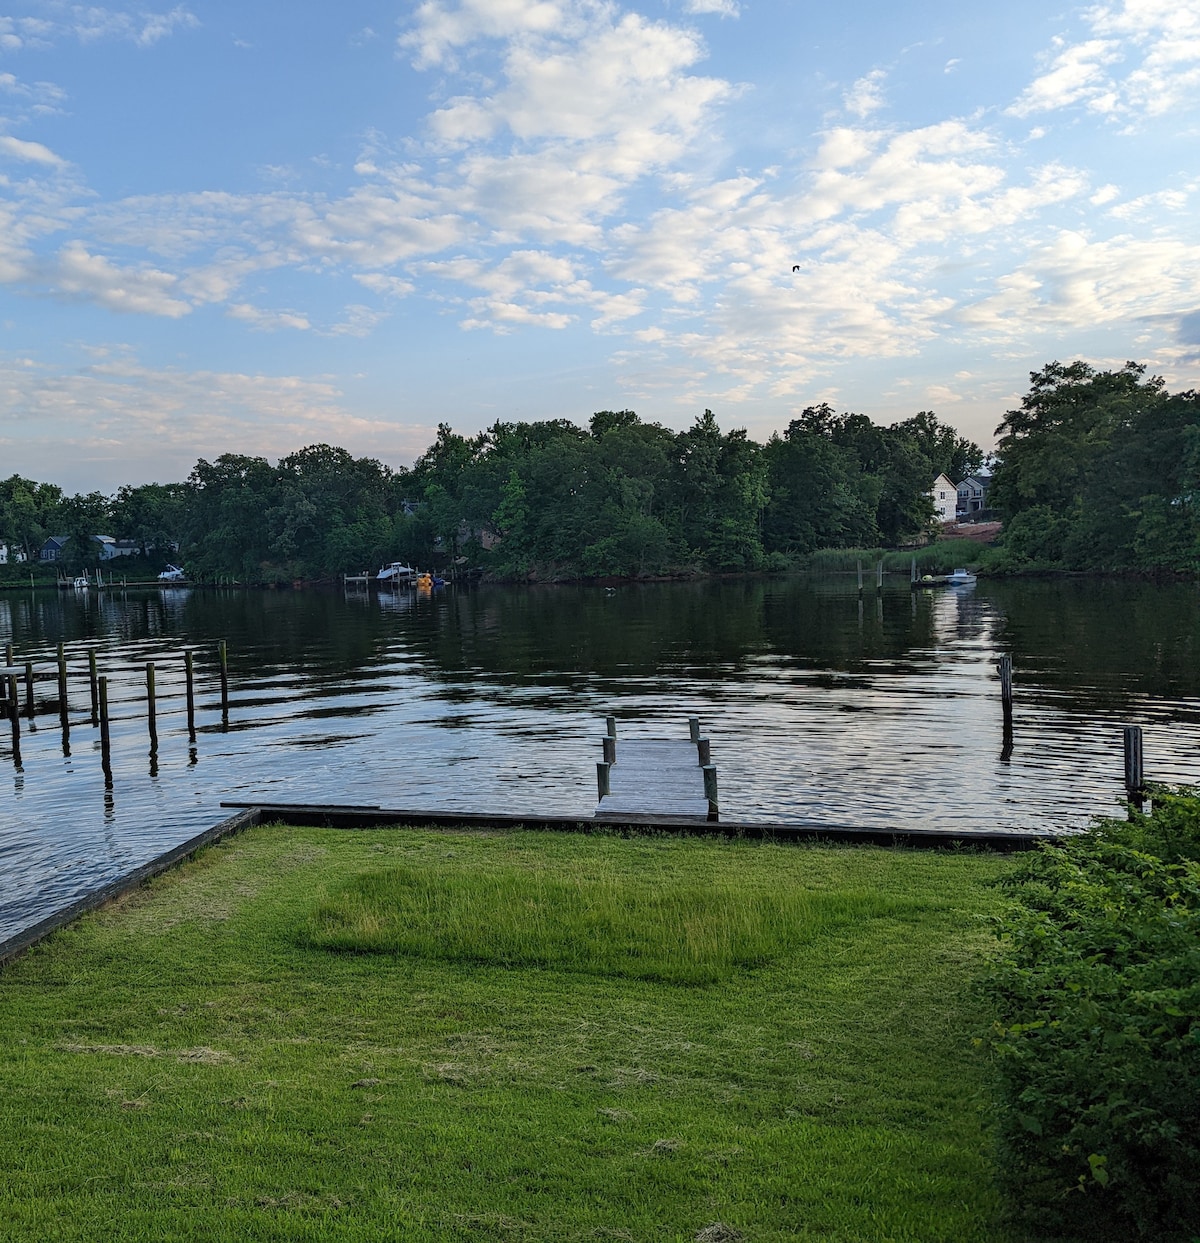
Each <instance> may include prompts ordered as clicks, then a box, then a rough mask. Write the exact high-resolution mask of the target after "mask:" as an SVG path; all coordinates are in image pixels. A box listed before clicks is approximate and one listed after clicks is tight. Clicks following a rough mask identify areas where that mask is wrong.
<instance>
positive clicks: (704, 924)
mask: <svg viewBox="0 0 1200 1243" xmlns="http://www.w3.org/2000/svg"><path fill="white" fill-rule="evenodd" d="M887 905H889V903H888V902H887V900H886V899H884V898H879V897H876V896H874V895H870V894H847V893H845V892H844V891H843V892H841V893H838V894H825V893H814V892H811V891H806V890H803V889H798V888H783V887H781V888H780V889H778V890H774V891H772V892H769V893H763V892H755V891H754V890H749V891H748V890H747V889H746V888H745V887H744V886H740V887H739V886H735V885H733V884H729V885H726V884H722V883H721V882H719V881H717V882H714V883H709V884H696V883H686V882H674V883H673V882H662V883H658V884H655V885H653V886H651V885H649V884H645V883H637V882H631V881H629V880H627V879H624V878H621V879H618V878H616V877H598V878H597V877H586V878H584V877H580V878H575V879H560V878H557V877H552V876H548V875H545V874H542V873H538V872H530V871H528V870H524V869H521V868H514V867H510V868H499V869H493V870H489V871H487V872H450V873H445V872H441V871H433V870H424V869H418V868H413V867H395V868H390V869H388V870H386V871H378V872H369V873H366V874H364V875H361V876H358V877H355V878H354V879H353V880H351V881H349V882H348V883H347V884H346V885H344V886H343V887H342V888H341V889H340V890H338V891H337V892H336V893H334V894H333V895H332V896H331V897H330V898H329V899H328V900H327V901H325V902H323V903H322V904H321V905H320V906H319V907H318V908H317V910H316V911H315V912H314V913H313V915H312V916H311V917H310V919H309V921H308V923H307V925H306V927H305V929H304V931H303V933H302V935H301V940H302V942H303V943H304V944H305V945H308V946H310V947H314V948H320V949H326V950H335V951H345V952H351V953H380V954H397V955H405V956H409V957H417V958H437V959H444V960H455V961H462V962H474V963H485V964H490V965H494V966H505V967H517V966H520V967H542V968H550V969H554V970H561V971H577V972H583V973H586V974H589V975H604V976H620V977H625V978H632V979H644V980H656V981H660V982H663V983H670V984H693V985H703V984H715V983H718V982H720V981H721V980H724V979H728V978H729V977H730V976H731V975H732V974H733V973H734V972H735V971H737V970H746V969H752V968H754V967H760V966H763V965H765V964H767V963H769V962H771V961H772V960H773V959H774V958H776V957H777V956H778V955H779V954H781V953H784V952H786V951H788V950H790V949H792V948H794V947H795V946H797V945H798V944H801V943H803V942H804V941H807V940H810V939H812V938H813V937H814V936H817V935H820V934H821V933H822V932H825V931H827V930H828V929H829V927H830V925H832V924H837V923H840V922H842V921H843V920H846V919H854V918H862V917H864V916H866V917H869V916H871V915H877V914H882V913H884V912H883V911H881V910H878V909H874V908H877V907H881V906H887Z"/></svg>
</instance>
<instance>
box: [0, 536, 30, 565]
mask: <svg viewBox="0 0 1200 1243" xmlns="http://www.w3.org/2000/svg"><path fill="white" fill-rule="evenodd" d="M24 560H25V550H24V549H23V548H22V547H21V546H20V545H19V544H5V543H3V542H2V541H0V565H8V564H9V562H10V561H11V562H18V561H24Z"/></svg>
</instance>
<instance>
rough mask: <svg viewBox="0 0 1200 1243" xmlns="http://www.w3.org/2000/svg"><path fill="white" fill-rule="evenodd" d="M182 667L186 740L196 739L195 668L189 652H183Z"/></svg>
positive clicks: (192, 740)
mask: <svg viewBox="0 0 1200 1243" xmlns="http://www.w3.org/2000/svg"><path fill="white" fill-rule="evenodd" d="M183 668H184V673H185V675H186V678H187V730H188V742H195V741H196V688H195V669H194V667H193V662H192V654H191V652H184V654H183Z"/></svg>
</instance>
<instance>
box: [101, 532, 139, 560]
mask: <svg viewBox="0 0 1200 1243" xmlns="http://www.w3.org/2000/svg"><path fill="white" fill-rule="evenodd" d="M92 539H94V540H95V541H96V543H97V544H99V545H100V560H101V561H112V560H114V559H115V558H117V557H136V556H137V554H138V553H139V552H141V551H142V549H141V546H140V545H139V544H138V543H137V542H136V541H134V540H131V539H113V537H112V536H111V535H93V536H92Z"/></svg>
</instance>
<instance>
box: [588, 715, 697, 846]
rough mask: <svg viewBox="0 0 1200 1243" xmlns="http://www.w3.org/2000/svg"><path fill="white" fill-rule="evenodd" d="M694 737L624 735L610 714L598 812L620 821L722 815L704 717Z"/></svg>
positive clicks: (693, 723)
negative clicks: (704, 735)
mask: <svg viewBox="0 0 1200 1243" xmlns="http://www.w3.org/2000/svg"><path fill="white" fill-rule="evenodd" d="M688 725H689V730H690V733H691V739H690V740H689V741H686V742H685V741H683V740H682V739H680V740H676V739H673V738H622V739H620V740H619V741H618V739H617V725H616V720H615V718H613V717H611V716H610V717H609V718H608V733H607V734H606V735H605V737H604V739H603V740H602V745H603V755H604V758H603V760H601V761H600V762H599V763H597V765H596V786H597V792H598V795H599V802H598V803H597V804H596V812H595V816H594V818H595V819H596V820H605V821H609V822H618V823H631V822H632V823H642V824H693V823H695V822H696V821H710V820H716V819H717V818H718V811H717V770H716V768H715V766H714V765H713V764H712V762H711V758H710V749H709V740H708V739H707V738H701V737H700V722H699V721H698V720H697V719H696V718H695V717H692V718H691V719H690V720H689V722H688Z"/></svg>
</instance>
